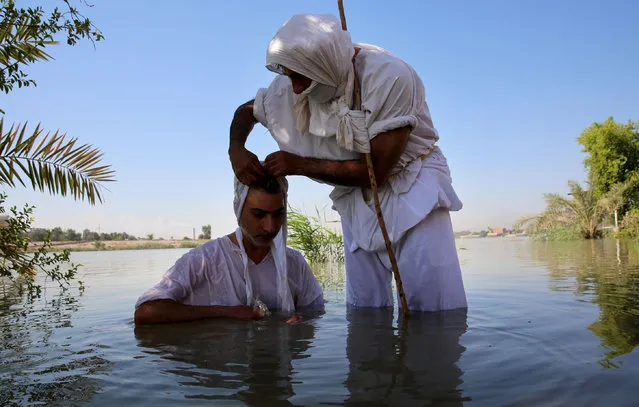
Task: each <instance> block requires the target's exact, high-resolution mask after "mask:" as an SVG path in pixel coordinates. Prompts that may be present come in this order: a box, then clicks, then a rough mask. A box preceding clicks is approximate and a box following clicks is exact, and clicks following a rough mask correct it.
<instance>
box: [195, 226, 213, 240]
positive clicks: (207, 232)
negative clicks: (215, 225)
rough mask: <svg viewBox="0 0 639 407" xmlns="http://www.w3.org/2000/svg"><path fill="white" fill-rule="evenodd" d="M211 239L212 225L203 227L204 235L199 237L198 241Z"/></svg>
mask: <svg viewBox="0 0 639 407" xmlns="http://www.w3.org/2000/svg"><path fill="white" fill-rule="evenodd" d="M210 238H211V225H204V226H202V233H201V234H200V235H199V236H198V239H210Z"/></svg>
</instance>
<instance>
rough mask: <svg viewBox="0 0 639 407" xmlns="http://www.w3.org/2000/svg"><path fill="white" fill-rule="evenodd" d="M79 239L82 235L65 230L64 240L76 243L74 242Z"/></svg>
mask: <svg viewBox="0 0 639 407" xmlns="http://www.w3.org/2000/svg"><path fill="white" fill-rule="evenodd" d="M81 238H82V235H81V234H80V233H78V232H76V231H75V230H73V229H67V230H66V231H65V232H64V240H72V241H76V240H80V239H81Z"/></svg>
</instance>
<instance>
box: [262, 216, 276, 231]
mask: <svg viewBox="0 0 639 407" xmlns="http://www.w3.org/2000/svg"><path fill="white" fill-rule="evenodd" d="M263 227H264V231H265V232H267V233H275V232H277V228H278V225H277V221H276V220H275V218H274V217H273V216H266V217H265V218H264V224H263Z"/></svg>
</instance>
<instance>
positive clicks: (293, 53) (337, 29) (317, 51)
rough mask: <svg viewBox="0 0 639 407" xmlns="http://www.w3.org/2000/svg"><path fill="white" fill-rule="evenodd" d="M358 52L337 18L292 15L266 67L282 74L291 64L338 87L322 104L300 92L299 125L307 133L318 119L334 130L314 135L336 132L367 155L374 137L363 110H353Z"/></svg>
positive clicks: (275, 40) (353, 148)
mask: <svg viewBox="0 0 639 407" xmlns="http://www.w3.org/2000/svg"><path fill="white" fill-rule="evenodd" d="M354 55H355V48H354V46H353V43H352V41H351V36H350V34H349V33H348V32H347V31H344V30H342V28H341V23H340V21H339V19H337V17H335V16H333V15H330V14H319V15H316V14H302V15H296V16H293V17H291V19H289V20H288V21H287V22H286V23H285V24H284V25H283V26H282V27H281V28H280V29H279V31H278V32H277V33H276V34H275V36H274V37H273V39H272V40H271V42H270V44H269V46H268V50H267V54H266V67H267V68H268V69H269V70H271V71H273V72H276V73H279V74H284V70H283V68H284V67H286V68H288V69H290V70H292V71H294V72H297V73H299V74H301V75H304V76H306V77H308V78H310V79H311V80H312V81H314V82H317V83H319V84H323V85H328V86H331V87H333V88H335V94H334V96H333V98H332V99H331V100H330V101H329V102H326V103H322V104H321V106H314V105H313V103H314V102H313V101H312V100H309V98H308V97H307V96H306V95H304V94H301V95H295V106H294V110H295V119H296V122H297V128H298V130H299V131H300V132H301V133H302V134H305V133H306V132H308V130H309V124H311V122H312V121H313V120H315V121H316V122H318V123H321V125H322V127H324V128H328V129H331V131H329V132H324V133H323V132H322V131H316V132H313V134H314V135H316V136H324V137H330V136H336V137H337V142H338V144H339V145H340V146H341V147H343V148H346V149H347V150H350V151H357V152H361V153H367V152H370V140H369V138H368V131H367V129H366V125H365V116H364V113H363V112H362V111H359V110H351V105H352V103H353V86H354V81H355V70H354V67H353V62H352V60H353V56H354ZM313 116H315V117H313ZM332 130H334V132H333V131H332Z"/></svg>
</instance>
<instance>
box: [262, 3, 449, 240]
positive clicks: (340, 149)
mask: <svg viewBox="0 0 639 407" xmlns="http://www.w3.org/2000/svg"><path fill="white" fill-rule="evenodd" d="M354 47H357V48H360V49H361V51H360V52H359V53H358V55H357V56H356V58H355V64H354V69H355V70H356V71H357V77H358V78H359V81H360V86H361V96H362V107H361V111H354V110H351V109H350V106H351V104H352V78H353V77H354V75H353V72H352V71H351V70H352V69H353V63H351V59H352V57H353V55H354ZM267 67H268V68H269V69H271V70H272V71H275V72H282V67H286V68H288V69H291V70H293V71H295V72H298V73H300V74H302V75H305V76H307V77H309V78H311V79H312V80H313V81H317V82H318V83H322V84H324V85H329V86H333V87H335V88H336V90H335V98H334V99H333V100H332V101H330V102H329V103H314V102H313V100H311V99H310V98H307V99H308V100H307V102H306V103H307V106H308V110H307V113H308V115H309V117H308V126H306V128H304V126H299V121H300V119H299V116H300V107H299V106H300V101H299V100H298V99H299V98H300V97H304V95H301V96H300V95H295V94H294V92H293V90H292V85H291V82H290V79H289V78H287V77H286V76H284V75H278V76H277V77H275V78H274V79H273V81H272V82H271V84H270V86H269V87H268V88H263V89H260V90H259V91H258V92H257V95H256V97H255V102H254V111H253V114H254V116H255V118H256V120H258V121H259V122H260V123H261V124H262V125H263V126H264V127H266V128H267V129H268V130H269V132H270V133H271V134H272V136H273V137H274V138H275V140H276V142H277V143H278V146H279V147H280V149H281V150H283V151H288V152H291V153H294V154H297V155H300V156H304V157H315V158H320V159H328V160H354V159H359V158H360V153H362V152H367V151H369V150H368V149H369V148H370V140H372V139H374V138H375V137H376V136H377V135H378V134H380V133H384V132H387V131H390V130H393V129H397V128H401V127H405V126H410V127H411V129H412V131H411V133H410V135H409V137H408V143H407V146H406V148H405V150H404V152H403V153H402V154H401V156H400V158H399V160H398V162H397V164H396V166H395V167H394V168H393V170H392V171H391V176H390V177H389V179H388V181H387V182H386V183H385V184H384V185H382V186H381V187H380V188H379V194H380V202H381V207H382V212H383V214H384V218H385V220H386V224H387V228H388V232H389V236H390V239H391V241H392V242H393V243H396V242H398V241H399V240H400V239H401V238H402V236H404V235H405V233H406V232H407V231H408V230H410V229H411V228H412V227H414V226H415V225H417V224H418V223H419V222H420V221H421V220H423V219H424V218H426V216H428V214H429V213H430V212H431V211H433V210H434V209H437V208H446V209H448V210H451V211H456V210H460V209H461V207H462V203H461V201H460V200H459V198H458V197H457V194H456V193H455V191H454V189H453V187H452V180H451V176H450V171H449V168H448V164H447V162H446V159H445V157H444V155H443V154H442V152H441V151H440V149H439V148H438V147H436V146H435V143H436V141H437V140H438V139H439V136H438V134H437V131H436V130H435V128H434V126H433V122H432V120H431V117H430V112H429V109H428V106H427V104H426V96H425V90H424V86H423V83H422V81H421V80H420V78H419V76H418V75H417V73H416V72H415V71H414V70H413V68H412V67H410V66H409V65H408V64H406V63H405V62H404V61H402V60H401V59H399V58H397V57H396V56H394V55H392V54H391V53H389V52H388V51H386V50H384V49H382V48H380V47H377V46H373V45H368V44H353V43H351V40H350V35H349V34H348V33H347V32H344V31H343V30H341V26H340V24H339V20H337V18H335V17H334V16H330V15H329V16H327V15H300V16H295V17H293V18H291V19H290V20H289V21H288V22H287V23H286V24H285V25H284V26H283V27H282V28H281V29H280V30H279V31H278V33H277V34H276V35H275V37H274V38H273V40H272V41H271V43H270V45H269V48H268V52H267ZM299 127H302V131H300V129H299ZM330 196H331V199H332V201H333V208H334V209H335V210H337V212H338V213H339V214H340V216H341V217H342V220H343V221H344V222H346V224H347V225H348V227H349V229H350V231H351V233H352V238H353V239H352V241H351V242H350V247H347V249H349V250H351V251H354V250H357V249H358V248H361V249H363V250H366V251H377V252H381V251H385V244H384V239H383V236H382V233H381V230H380V229H379V225H378V222H377V217H376V214H375V210H374V208H373V203H372V197H371V194H370V188H355V187H344V186H334V189H333V191H332V193H331V195H330ZM434 238H436V237H434ZM347 243H348V242H347Z"/></svg>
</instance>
